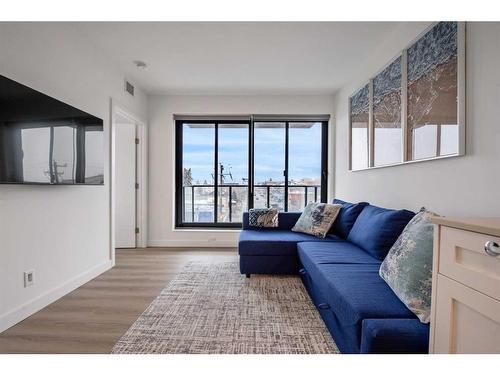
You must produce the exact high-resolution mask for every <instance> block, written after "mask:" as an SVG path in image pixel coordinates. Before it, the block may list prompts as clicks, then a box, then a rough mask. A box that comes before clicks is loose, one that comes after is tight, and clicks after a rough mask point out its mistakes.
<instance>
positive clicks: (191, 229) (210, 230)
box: [173, 227, 241, 233]
mask: <svg viewBox="0 0 500 375" xmlns="http://www.w3.org/2000/svg"><path fill="white" fill-rule="evenodd" d="M173 231H174V232H204V233H235V232H239V231H241V228H216V227H212V228H203V227H198V228H197V227H176V228H174V229H173Z"/></svg>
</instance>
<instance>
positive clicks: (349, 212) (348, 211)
mask: <svg viewBox="0 0 500 375" xmlns="http://www.w3.org/2000/svg"><path fill="white" fill-rule="evenodd" d="M332 203H333V204H340V205H342V208H341V209H340V212H339V214H338V216H337V218H336V219H335V222H334V223H333V225H332V229H331V230H330V233H333V234H336V235H337V236H340V237H342V238H347V236H348V235H349V232H350V231H351V229H352V227H353V225H354V223H355V222H356V219H357V218H358V216H359V214H360V213H361V211H363V208H365V207H366V206H367V205H368V203H366V202H359V203H349V202H345V201H343V200H340V199H334V200H333V202H332Z"/></svg>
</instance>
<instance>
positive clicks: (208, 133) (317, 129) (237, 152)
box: [183, 123, 321, 184]
mask: <svg viewBox="0 0 500 375" xmlns="http://www.w3.org/2000/svg"><path fill="white" fill-rule="evenodd" d="M289 140H290V143H289V148H290V152H289V169H290V170H289V178H290V180H295V181H298V180H300V179H302V178H317V179H319V178H320V173H321V124H319V123H318V124H315V125H314V126H312V127H311V128H294V127H293V126H291V127H290V130H289ZM254 143H255V157H254V158H255V167H254V168H255V181H256V183H259V182H264V181H268V180H269V179H272V180H273V181H282V180H283V170H284V167H285V129H284V127H283V128H259V127H256V128H255V135H254ZM214 144H215V129H214V128H192V127H189V126H188V125H184V131H183V149H184V154H183V164H184V165H183V166H184V168H191V173H192V176H193V181H194V182H197V181H199V182H200V183H204V181H205V180H206V181H207V182H208V183H209V184H212V183H213V177H212V174H213V169H214ZM219 162H220V163H223V165H224V167H225V168H226V169H225V172H229V171H230V172H231V174H232V177H233V179H232V180H231V179H230V178H229V177H227V179H226V181H227V182H236V183H240V184H244V182H243V180H242V179H243V178H247V174H248V128H240V127H220V128H219Z"/></svg>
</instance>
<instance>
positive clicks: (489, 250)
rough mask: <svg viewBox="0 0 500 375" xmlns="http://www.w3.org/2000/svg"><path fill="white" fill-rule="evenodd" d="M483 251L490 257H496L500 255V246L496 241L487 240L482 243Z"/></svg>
mask: <svg viewBox="0 0 500 375" xmlns="http://www.w3.org/2000/svg"><path fill="white" fill-rule="evenodd" d="M484 251H485V252H486V254H488V255H490V256H492V257H497V256H499V255H500V247H499V246H498V244H497V243H496V242H493V241H488V242H486V243H485V244H484Z"/></svg>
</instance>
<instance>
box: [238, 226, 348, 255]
mask: <svg viewBox="0 0 500 375" xmlns="http://www.w3.org/2000/svg"><path fill="white" fill-rule="evenodd" d="M303 241H313V242H314V241H323V242H328V241H341V239H340V238H339V237H338V236H335V235H328V236H326V238H318V237H315V236H311V235H309V234H304V233H296V232H291V231H289V230H242V231H241V233H240V239H239V243H238V251H239V254H240V255H290V256H297V243H298V242H303Z"/></svg>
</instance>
